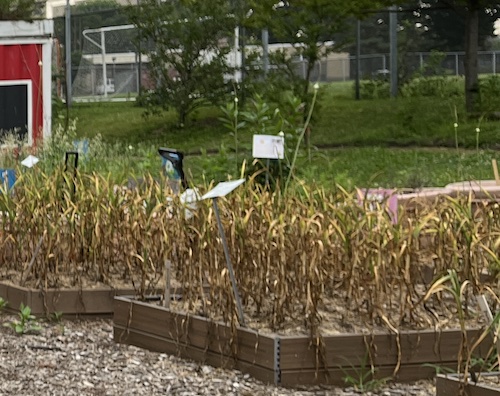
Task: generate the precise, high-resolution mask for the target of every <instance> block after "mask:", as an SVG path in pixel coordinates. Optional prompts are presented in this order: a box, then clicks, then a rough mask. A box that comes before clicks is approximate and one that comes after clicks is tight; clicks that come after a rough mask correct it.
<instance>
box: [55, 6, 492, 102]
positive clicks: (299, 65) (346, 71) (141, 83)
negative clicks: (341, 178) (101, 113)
mask: <svg viewBox="0 0 500 396" xmlns="http://www.w3.org/2000/svg"><path fill="white" fill-rule="evenodd" d="M120 15H121V14H120V12H119V11H118V10H110V11H106V12H105V13H103V12H99V13H98V16H99V18H101V23H102V26H103V27H97V28H86V26H87V25H89V24H90V25H91V23H90V22H93V23H94V25H95V23H96V22H95V21H91V20H89V18H90V17H93V16H94V14H90V15H89V14H85V15H80V16H78V15H76V16H74V17H73V18H72V22H71V27H72V37H71V42H72V81H73V84H72V87H73V89H72V93H71V94H72V97H73V99H74V100H77V101H78V100H103V99H106V100H112V99H113V100H130V99H133V98H135V96H136V95H137V94H138V92H139V91H140V89H152V88H154V87H155V83H154V81H152V80H151V79H150V77H149V73H148V64H149V60H148V58H147V57H146V56H145V55H142V56H140V55H139V54H140V52H141V51H140V50H141V49H140V48H139V40H138V33H137V31H136V28H135V27H134V26H133V25H129V24H126V23H124V24H121V25H114V26H111V25H109V26H106V25H104V24H105V23H107V22H109V23H115V24H116V23H117V22H120V21H124V22H128V19H127V18H123V17H121V16H120ZM120 18H121V19H120ZM55 26H56V36H57V39H58V42H59V43H61V45H60V46H59V53H62V52H64V50H63V43H64V42H65V37H64V18H57V19H56V20H55ZM142 45H143V46H144V45H145V44H144V43H143V44H142ZM273 45H275V48H274V49H271V48H270V51H272V50H275V49H280V48H281V47H287V48H289V47H290V44H277V45H276V43H274V44H273ZM233 52H234V54H233V55H234V56H233V57H234V58H235V59H236V58H237V57H239V56H241V51H238V49H237V48H235V49H233ZM389 60H390V55H389V54H388V53H375V54H363V55H361V56H360V59H359V70H360V76H361V78H365V79H366V78H386V77H388V76H389V74H390V70H389V64H390V62H389ZM57 62H59V66H60V70H59V72H58V73H57V74H58V77H60V78H59V79H58V87H61V86H62V82H63V80H64V77H63V76H64V72H63V66H62V62H63V61H62V57H61V56H59V57H58V60H57ZM239 63H240V60H236V64H239ZM478 63H479V73H481V74H495V73H497V71H500V51H499V52H497V51H481V52H480V53H479V59H478ZM294 64H295V71H296V74H297V75H298V76H300V77H305V76H306V70H307V61H306V60H304V59H301V58H300V57H299V56H296V57H294ZM252 67H261V65H259V64H258V63H257V64H255V63H253V64H252ZM357 67H358V60H357V59H356V57H355V56H352V55H350V54H349V53H332V54H330V55H329V56H328V57H327V58H326V59H323V60H322V61H320V62H317V63H316V64H315V67H314V68H313V72H312V74H311V75H310V79H311V81H319V82H331V81H349V80H354V79H355V78H356V70H357ZM417 72H418V73H420V74H423V75H456V76H459V75H463V74H464V52H411V53H404V54H399V70H398V74H399V75H400V76H402V77H403V79H402V80H401V81H404V80H405V79H407V78H410V77H411V76H413V75H415V73H417ZM63 91H64V90H62V89H59V90H58V92H63Z"/></svg>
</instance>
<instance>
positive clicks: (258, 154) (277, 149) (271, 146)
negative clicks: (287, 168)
mask: <svg viewBox="0 0 500 396" xmlns="http://www.w3.org/2000/svg"><path fill="white" fill-rule="evenodd" d="M252 155H253V157H254V158H269V159H283V158H284V156H285V138H284V137H283V136H275V135H253V149H252Z"/></svg>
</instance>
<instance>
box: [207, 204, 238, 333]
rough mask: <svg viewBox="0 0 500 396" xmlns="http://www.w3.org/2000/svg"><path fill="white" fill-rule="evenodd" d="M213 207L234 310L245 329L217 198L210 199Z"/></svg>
mask: <svg viewBox="0 0 500 396" xmlns="http://www.w3.org/2000/svg"><path fill="white" fill-rule="evenodd" d="M212 203H213V206H214V212H215V218H216V219H217V227H218V228H219V235H220V238H221V240H222V246H223V248H224V255H225V256H226V264H227V269H228V270H229V277H230V278H231V285H232V286H233V294H234V298H235V300H236V308H237V309H238V318H239V322H240V325H241V326H242V327H246V325H245V317H244V316H243V309H242V307H241V299H240V293H239V292H238V285H237V284H236V278H235V277H234V271H233V265H232V264H231V257H229V249H228V247H227V241H226V234H225V233H224V229H223V228H222V223H221V221H220V215H219V207H218V206H217V198H213V199H212Z"/></svg>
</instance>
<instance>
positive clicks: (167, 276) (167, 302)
mask: <svg viewBox="0 0 500 396" xmlns="http://www.w3.org/2000/svg"><path fill="white" fill-rule="evenodd" d="M171 270H172V263H171V262H170V260H165V296H164V301H163V306H164V307H165V308H167V309H170V299H171V298H172V297H171V296H170V284H171Z"/></svg>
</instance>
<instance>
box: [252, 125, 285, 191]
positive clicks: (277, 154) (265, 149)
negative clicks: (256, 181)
mask: <svg viewBox="0 0 500 396" xmlns="http://www.w3.org/2000/svg"><path fill="white" fill-rule="evenodd" d="M252 156H253V157H254V158H264V159H266V186H269V166H270V164H271V161H270V160H272V159H274V160H280V159H283V158H285V138H284V137H283V136H280V135H278V136H274V135H253V144H252Z"/></svg>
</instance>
